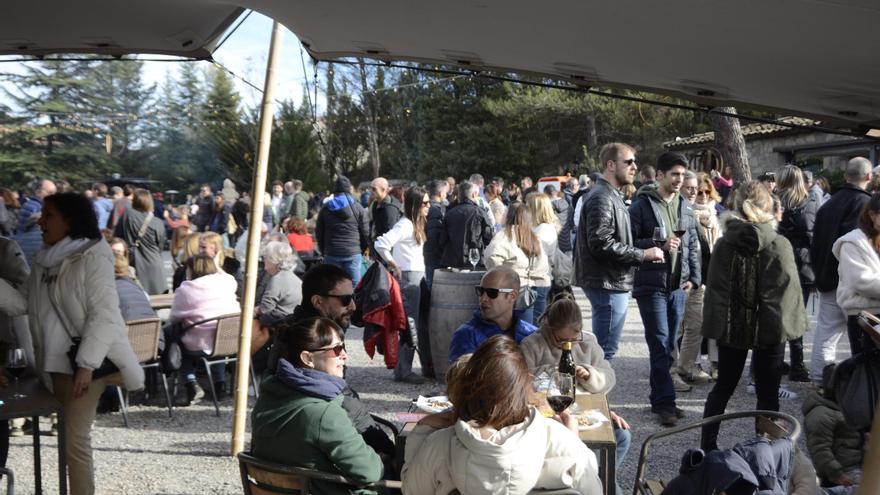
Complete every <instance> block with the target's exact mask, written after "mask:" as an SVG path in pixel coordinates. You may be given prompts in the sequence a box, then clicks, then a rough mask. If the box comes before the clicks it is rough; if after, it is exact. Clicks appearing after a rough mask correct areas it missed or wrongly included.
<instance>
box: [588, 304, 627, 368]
mask: <svg viewBox="0 0 880 495" xmlns="http://www.w3.org/2000/svg"><path fill="white" fill-rule="evenodd" d="M584 292H585V293H586V294H587V299H589V300H590V307H591V308H592V311H593V317H592V320H593V335H595V336H596V340H598V341H599V345H600V346H601V347H602V350H603V351H605V359H606V360H608V361H611V359H612V358H613V357H614V355H615V354H617V345H618V342H619V341H620V334H621V332H622V331H623V323H624V322H625V321H626V310H627V305H629V292H621V291H615V290H607V289H594V288H591V287H585V288H584Z"/></svg>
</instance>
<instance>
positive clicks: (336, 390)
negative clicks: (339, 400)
mask: <svg viewBox="0 0 880 495" xmlns="http://www.w3.org/2000/svg"><path fill="white" fill-rule="evenodd" d="M275 376H277V377H278V379H279V380H281V383H283V384H284V385H286V386H288V387H290V388H292V389H294V390H296V391H297V392H302V393H304V394H306V395H308V396H310V397H315V398H318V399H324V400H333V399H335V398H336V397H337V396H338V395H339V394H341V393H342V389H344V388H345V380H343V379H342V378H339V377H336V376H333V375H330V374H328V373H325V372H323V371H318V370H315V369H311V368H297V367H296V366H294V365H293V364H291V363H290V361H288V360H286V359H283V358H282V359H280V360H278V371H276V372H275Z"/></svg>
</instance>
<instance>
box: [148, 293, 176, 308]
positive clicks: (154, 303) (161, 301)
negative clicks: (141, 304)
mask: <svg viewBox="0 0 880 495" xmlns="http://www.w3.org/2000/svg"><path fill="white" fill-rule="evenodd" d="M173 301H174V294H156V295H155V296H150V306H151V307H152V308H153V309H155V310H159V309H168V308H170V307H171V303H172V302H173Z"/></svg>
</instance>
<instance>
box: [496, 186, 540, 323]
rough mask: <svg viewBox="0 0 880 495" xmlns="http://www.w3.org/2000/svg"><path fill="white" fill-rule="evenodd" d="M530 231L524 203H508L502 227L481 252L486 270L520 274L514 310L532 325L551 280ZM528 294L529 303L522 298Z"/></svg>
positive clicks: (538, 243) (538, 242) (530, 224)
mask: <svg viewBox="0 0 880 495" xmlns="http://www.w3.org/2000/svg"><path fill="white" fill-rule="evenodd" d="M533 228H534V225H533V222H532V214H531V212H530V211H529V209H528V207H526V205H525V203H511V204H510V206H509V207H508V209H507V218H505V221H504V228H502V229H501V230H500V231H498V233H497V234H495V237H493V238H492V242H490V243H489V245H488V246H487V247H486V251H485V252H484V253H483V263H484V264H485V265H486V268H494V267H496V266H500V265H507V266H509V267H511V268H513V269H514V270H516V273H517V274H519V280H520V299H519V300H518V301H517V308H516V309H521V310H523V313H522V315H521V316H520V318H522V319H523V320H525V321H527V322H529V323H532V324H534V322H535V315H536V314H538V315H540V314H541V312H543V311H544V307H545V306H546V304H547V294H548V293H549V292H550V279H551V276H550V263H549V261H548V258H547V253H545V252H544V249H542V248H541V241H540V240H539V239H538V236H536V235H535V233H534V232H533V231H532V229H533ZM527 291H531V292H532V293H533V295H534V297H533V298H532V300H531V301H528V300H527V299H524V298H523V294H524V293H526V292H527Z"/></svg>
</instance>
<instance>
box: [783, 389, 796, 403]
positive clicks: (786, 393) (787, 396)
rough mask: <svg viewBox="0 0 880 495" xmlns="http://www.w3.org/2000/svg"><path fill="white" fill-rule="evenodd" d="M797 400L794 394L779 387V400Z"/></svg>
mask: <svg viewBox="0 0 880 495" xmlns="http://www.w3.org/2000/svg"><path fill="white" fill-rule="evenodd" d="M797 398H798V394H797V393H796V392H792V391H791V390H789V389H787V388H782V387H779V400H795V399H797Z"/></svg>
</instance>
